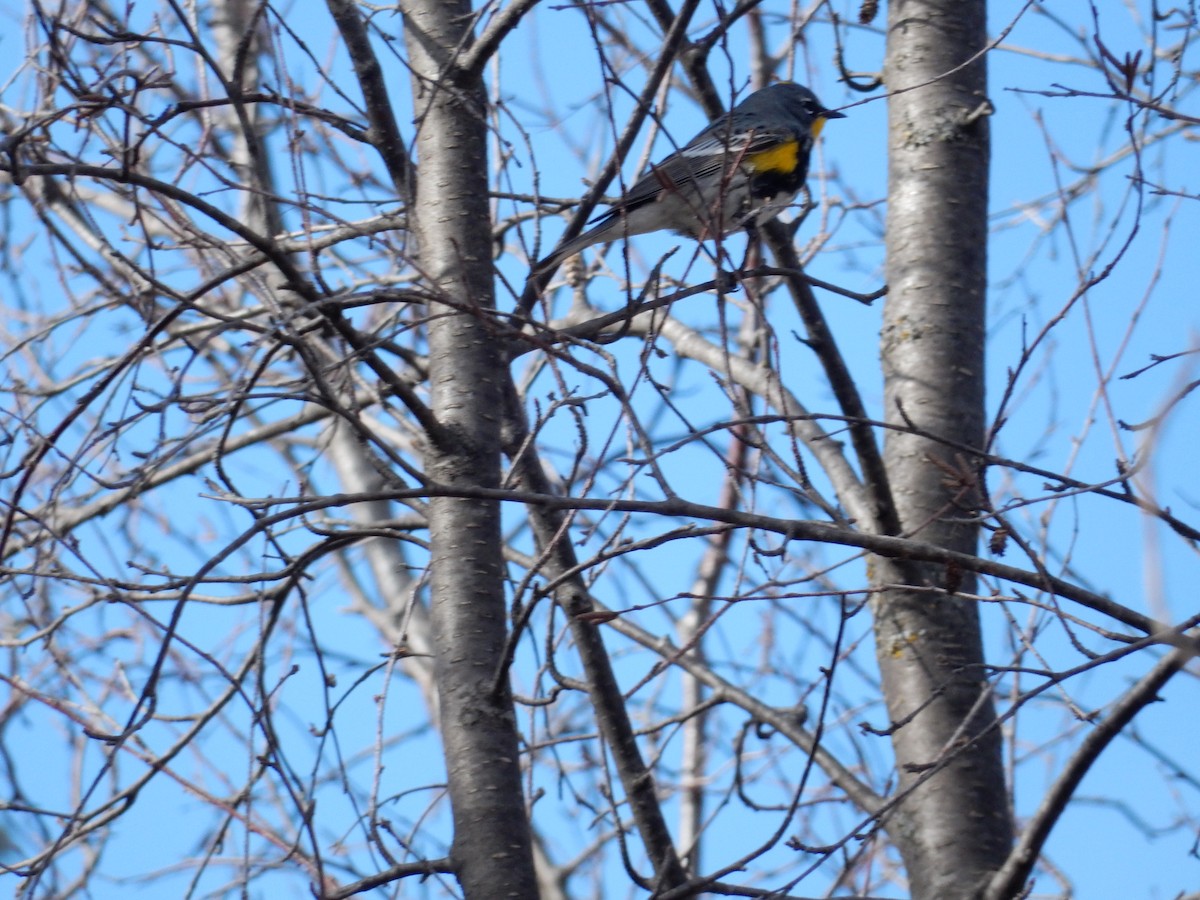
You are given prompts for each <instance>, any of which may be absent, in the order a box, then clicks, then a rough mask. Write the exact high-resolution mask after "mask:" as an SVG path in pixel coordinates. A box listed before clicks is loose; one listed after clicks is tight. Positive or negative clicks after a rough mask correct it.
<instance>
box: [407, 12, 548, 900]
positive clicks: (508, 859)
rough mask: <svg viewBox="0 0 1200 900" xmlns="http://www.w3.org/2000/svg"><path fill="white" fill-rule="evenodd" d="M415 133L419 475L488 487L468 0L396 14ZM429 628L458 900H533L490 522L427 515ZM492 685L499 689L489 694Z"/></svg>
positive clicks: (498, 398) (495, 435)
mask: <svg viewBox="0 0 1200 900" xmlns="http://www.w3.org/2000/svg"><path fill="white" fill-rule="evenodd" d="M403 13H404V38H405V45H406V47H407V49H408V54H409V62H410V64H411V65H412V82H413V96H414V98H415V107H416V109H415V111H416V117H417V123H418V131H417V138H416V144H415V146H416V148H417V174H416V182H415V187H416V201H415V204H414V207H413V209H412V210H411V213H410V214H411V215H412V217H413V219H414V223H413V224H414V231H415V234H416V237H417V245H418V249H417V252H418V254H419V262H418V265H419V266H420V268H421V270H422V272H423V273H424V275H425V278H426V283H427V284H429V285H430V286H431V288H432V289H433V290H435V291H437V292H438V293H439V297H438V298H437V299H435V300H434V301H432V302H431V303H430V308H429V383H430V390H431V404H432V414H433V418H434V419H435V422H434V423H432V427H430V428H429V429H428V430H429V434H428V447H427V451H426V459H425V463H426V473H427V475H428V476H429V477H430V478H431V479H432V480H433V481H434V482H436V483H439V484H443V485H452V486H456V487H463V488H468V489H469V488H478V487H485V488H494V487H497V486H498V484H499V475H500V415H501V412H502V410H503V403H502V391H501V386H502V385H503V383H504V377H503V373H504V366H503V363H502V362H501V359H500V355H499V353H498V348H497V342H496V340H495V338H494V336H493V334H492V333H491V330H490V328H489V323H490V322H491V310H492V309H493V308H494V298H493V296H492V259H491V234H490V231H489V223H490V221H491V216H490V214H489V209H488V183H487V171H488V169H487V154H486V130H485V122H486V101H485V95H484V90H483V83H482V80H481V79H480V78H479V77H478V76H477V75H474V74H471V73H467V72H464V71H463V70H462V69H461V68H460V67H459V66H458V59H460V58H461V57H460V56H459V54H460V53H461V52H462V51H463V50H465V49H466V48H468V47H469V46H470V40H471V38H470V35H471V26H472V22H473V21H474V19H473V17H472V11H471V7H470V3H469V2H468V0H410V2H406V3H404V4H403ZM429 527H430V542H431V563H430V566H431V570H432V571H431V585H430V590H431V600H430V602H431V609H430V612H431V626H432V633H433V641H434V655H435V669H436V677H437V682H438V693H439V698H440V706H441V726H442V740H443V743H444V746H445V754H446V768H447V773H448V778H449V791H450V802H451V805H452V807H453V811H454V845H453V848H452V852H451V857H452V859H453V861H454V864H455V867H456V872H457V875H458V879H459V883H460V884H461V886H462V890H463V894H464V896H466V897H467V898H468V900H494V898H503V897H517V898H522V900H524V898H533V897H537V895H538V894H537V879H536V877H535V874H534V868H533V856H532V850H531V841H530V831H529V824H528V813H527V810H526V806H525V802H524V797H523V794H522V790H521V780H520V768H519V758H518V746H517V734H516V727H515V726H516V723H515V718H514V713H513V708H512V697H511V694H510V692H509V688H508V680H507V678H501V679H499V680H498V681H497V678H496V674H497V672H498V671H501V670H502V663H501V661H502V658H503V650H504V643H505V637H506V634H507V616H506V606H505V596H504V562H503V557H502V552H501V534H500V510H499V505H498V504H496V503H489V502H485V501H480V500H463V499H455V498H447V497H435V498H433V499H432V500H431V501H430V503H429ZM493 683H498V684H499V685H500V690H499V691H495V692H494V691H493Z"/></svg>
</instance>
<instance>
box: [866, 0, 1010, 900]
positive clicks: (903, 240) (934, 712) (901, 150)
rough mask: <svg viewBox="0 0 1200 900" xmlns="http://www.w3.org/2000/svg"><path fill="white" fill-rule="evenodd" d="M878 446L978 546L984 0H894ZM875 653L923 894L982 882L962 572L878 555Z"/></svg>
mask: <svg viewBox="0 0 1200 900" xmlns="http://www.w3.org/2000/svg"><path fill="white" fill-rule="evenodd" d="M888 14H889V21H888V49H887V60H886V68H885V73H886V83H887V88H888V91H889V92H890V93H891V99H890V104H889V173H888V174H889V191H888V218H887V281H888V289H889V293H888V299H887V304H886V307H885V311H884V325H883V336H882V353H883V363H884V377H885V398H886V404H887V409H886V413H885V415H886V418H887V420H888V421H889V422H893V423H895V424H897V425H906V424H908V425H915V426H917V427H918V428H919V429H921V431H922V432H923V435H920V436H918V435H913V434H900V433H898V432H894V431H889V432H888V434H887V437H886V440H885V447H884V459H885V464H886V467H887V470H888V475H889V479H890V483H891V487H892V491H893V494H894V497H895V502H896V508H897V512H898V513H899V517H900V525H901V528H902V530H903V532H904V533H905V534H907V535H916V536H918V537H919V538H920V539H921V540H923V541H927V542H930V543H935V544H938V545H940V546H943V547H946V548H949V549H954V550H959V551H963V552H974V551H975V548H976V544H977V541H978V526H977V525H976V524H975V522H974V514H975V512H976V510H977V508H978V503H977V500H976V492H977V490H978V486H979V480H978V465H979V464H978V460H976V459H971V458H964V456H963V454H961V453H957V452H955V451H952V450H949V449H947V448H946V447H945V445H943V444H939V443H938V441H937V440H936V439H937V438H944V439H948V440H951V441H957V442H960V443H964V444H967V445H970V446H975V447H978V446H981V444H982V440H983V429H984V366H983V353H984V323H985V315H984V314H985V300H986V290H987V190H988V155H989V143H988V141H989V138H988V125H987V112H988V111H989V109H990V107H989V106H988V105H987V96H986V91H987V74H986V68H985V61H984V58H983V56H982V55H980V56H979V58H978V59H974V58H973V57H974V56H975V54H977V53H978V52H979V51H980V50H982V48H983V47H984V44H985V41H986V4H985V3H984V2H983V0H898V2H895V3H891V4H889V10H888ZM872 574H873V582H874V585H875V587H876V588H877V589H878V593H877V594H876V595H875V596H876V599H875V604H874V608H875V615H876V626H875V628H876V653H877V656H878V659H879V666H880V670H881V674H882V677H883V685H884V692H885V694H886V701H887V708H888V713H889V716H890V719H891V728H892V730H891V736H892V743H893V748H894V751H895V758H896V767H897V770H898V793H899V795H900V796H901V800H900V803H899V804H898V806H897V807H896V809H895V811H894V813H893V814H892V816H891V817H890V819H889V820H888V829H889V831H890V833H891V834H892V835H893V837H894V839H895V841H896V843H897V846H898V847H899V849H900V853H901V855H902V857H903V859H904V863H905V867H906V869H907V872H908V878H909V883H910V889H911V892H912V896H913V897H914V898H916V900H921V898H929V900H933V898H939V900H940V898H947V897H964V898H965V897H972V896H975V895H976V894H977V893H978V891H979V890H980V888H981V886H982V884H983V883H984V882H985V881H986V879H987V877H988V875H989V874H990V873H991V872H993V871H995V870H996V869H997V868H998V867H999V866H1000V865H1001V864H1002V863H1003V861H1004V858H1005V855H1006V854H1007V852H1008V850H1009V848H1010V845H1011V842H1012V821H1011V814H1010V811H1009V808H1008V800H1007V793H1006V790H1005V783H1004V781H1005V779H1004V767H1003V762H1002V753H1001V741H1000V733H999V730H998V726H997V723H996V718H995V709H994V706H993V703H992V700H991V697H990V694H989V686H988V682H987V680H986V678H985V671H984V669H983V648H982V640H981V635H980V626H979V615H978V610H977V608H976V606H975V604H974V603H973V602H972V601H970V600H966V599H962V598H961V597H960V596H957V595H959V594H971V593H974V591H975V587H976V584H975V577H974V576H973V575H972V574H971V573H968V572H958V571H952V570H948V569H946V568H945V567H942V566H937V565H929V564H916V563H911V562H908V563H906V562H903V561H887V560H882V559H876V560H875V561H874V563H873V573H872Z"/></svg>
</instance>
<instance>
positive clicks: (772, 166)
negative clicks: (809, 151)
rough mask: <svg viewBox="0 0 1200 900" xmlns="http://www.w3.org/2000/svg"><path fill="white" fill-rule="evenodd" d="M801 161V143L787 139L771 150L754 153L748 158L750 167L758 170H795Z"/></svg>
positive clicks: (755, 170)
mask: <svg viewBox="0 0 1200 900" xmlns="http://www.w3.org/2000/svg"><path fill="white" fill-rule="evenodd" d="M799 161H800V143H799V142H798V141H787V142H785V143H783V144H779V145H778V146H775V147H772V148H771V149H770V150H763V151H762V152H760V153H753V154H751V155H750V156H748V157H747V158H746V162H747V163H748V164H749V168H750V169H751V170H752V171H754V172H756V173H759V172H794V171H795V170H796V166H797V164H798V163H799Z"/></svg>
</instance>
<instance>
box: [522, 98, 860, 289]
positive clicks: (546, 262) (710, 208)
mask: <svg viewBox="0 0 1200 900" xmlns="http://www.w3.org/2000/svg"><path fill="white" fill-rule="evenodd" d="M845 117H846V116H845V114H844V113H840V112H837V111H836V110H831V109H827V108H826V107H825V106H823V105H822V104H821V101H820V100H818V99H817V95H816V94H814V93H813V92H812V91H811V90H809V89H808V88H807V87H804V86H803V85H800V84H796V83H794V82H790V81H783V82H779V83H776V84H772V85H770V86H768V87H765V88H762V89H760V90H757V91H755V92H754V93H753V94H751V95H750V96H748V97H747V98H746V99H745V100H743V101H742V102H741V103H739V104H738V105H737V106H735V107H734V108H733V109H731V110H730V111H729V112H727V113H726V114H725V115H723V116H721V117H720V118H718V119H717V120H716V121H714V122H713V123H712V124H711V125H709V126H708V127H707V128H705V129H704V130H703V131H701V132H700V133H699V134H697V135H696V136H695V137H694V138H692V139H691V140H690V141H688V142H687V144H685V145H684V146H683V147H681V148H680V149H678V150H676V151H675V152H674V153H672V154H670V155H669V156H667V157H666V158H665V159H663V160H662V161H661V162H659V163H657V164H656V165H652V166H651V167H650V171H649V172H648V173H646V174H645V175H643V176H642V177H641V178H640V179H638V180H637V181H636V182H635V183H634V185H633V186H632V187H631V188H629V190H628V191H627V192H626V193H625V194H624V195H622V196H621V197H620V198H619V199H618V200H617V201H616V202H615V203H613V204H612V206H611V207H610V208H609V209H608V211H607V212H604V213H602V214H600V215H599V216H597V217H596V218H595V219H592V222H595V223H596V224H595V225H593V226H592V227H591V228H589V229H588V230H587V231H585V232H583V233H582V234H580V235H579V236H578V237H574V238H571V239H570V240H568V241H566V242H565V243H563V244H561V245H560V246H559V247H557V248H556V249H555V250H554V252H553V253H551V254H550V255H549V256H547V257H545V258H544V259H542V260H541V261H539V262H538V263H537V264H535V265H534V267H533V269H532V272H531V274H532V275H534V276H536V275H541V274H543V273H545V272H547V271H549V270H551V269H553V268H555V267H556V266H558V265H559V263H561V262H562V261H563V260H565V259H567V257H570V256H573V255H574V254H576V253H578V252H579V251H580V250H583V249H584V248H586V247H590V246H592V245H593V244H600V243H604V242H605V241H610V240H613V239H615V238H619V237H630V236H632V235H635V234H647V233H649V232H652V231H663V230H671V231H674V232H675V233H677V234H680V235H683V236H685V237H690V238H693V239H695V240H706V239H710V238H716V237H719V236H723V235H727V234H730V233H732V232H734V231H737V230H738V229H740V228H749V229H753V228H755V227H757V226H759V225H762V224H764V223H765V222H767V221H769V220H770V219H772V218H773V217H774V216H775V215H777V214H778V213H779V212H780V211H782V210H783V209H785V208H787V206H788V205H789V204H791V203H792V201H793V200H795V198H796V194H797V193H798V192H799V191H800V188H801V187H803V185H804V181H805V179H806V178H807V176H808V162H809V156H810V154H811V152H812V147H813V141H814V140H815V139H816V138H817V136H818V135H819V134H820V133H821V130H822V128H824V126H825V122H826V121H828V120H829V119H844V118H845ZM589 224H591V223H589Z"/></svg>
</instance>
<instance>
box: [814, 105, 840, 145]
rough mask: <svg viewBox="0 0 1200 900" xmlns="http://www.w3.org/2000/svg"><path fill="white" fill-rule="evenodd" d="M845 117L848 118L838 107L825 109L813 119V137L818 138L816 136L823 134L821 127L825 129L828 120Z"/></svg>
mask: <svg viewBox="0 0 1200 900" xmlns="http://www.w3.org/2000/svg"><path fill="white" fill-rule="evenodd" d="M844 118H846V114H845V113H840V112H838V111H837V110H836V109H826V110H823V111H822V112H821V114H820V115H819V116H817V117H816V119H814V120H813V123H812V134H813V137H815V138H816V137H820V136H821V129H823V128H824V127H825V123H826V122H828V121H829V120H830V119H844Z"/></svg>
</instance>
